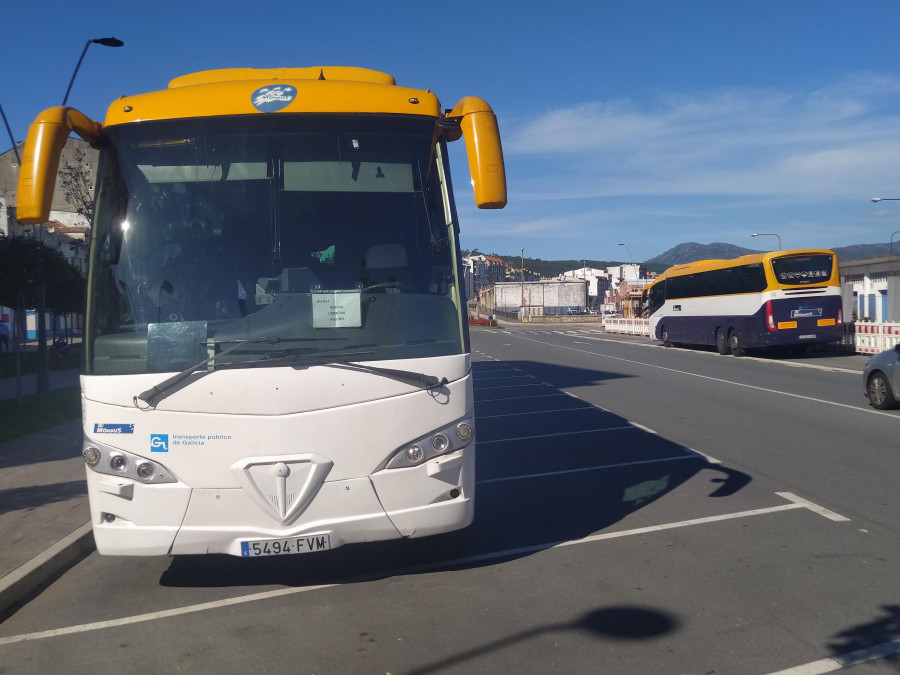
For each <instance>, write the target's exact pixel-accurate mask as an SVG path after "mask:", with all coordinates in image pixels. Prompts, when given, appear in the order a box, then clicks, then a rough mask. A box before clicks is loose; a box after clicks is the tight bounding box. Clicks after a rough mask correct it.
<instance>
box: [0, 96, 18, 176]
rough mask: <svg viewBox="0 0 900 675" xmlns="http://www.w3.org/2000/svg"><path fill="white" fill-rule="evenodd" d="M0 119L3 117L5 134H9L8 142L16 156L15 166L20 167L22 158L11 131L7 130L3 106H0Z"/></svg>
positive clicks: (7, 123) (7, 125)
mask: <svg viewBox="0 0 900 675" xmlns="http://www.w3.org/2000/svg"><path fill="white" fill-rule="evenodd" d="M0 117H3V124H5V125H6V133H8V134H9V142H10V143H12V147H13V152H14V153H15V154H16V164H17V165H18V166H20V167H21V166H22V158H21V157H19V146H18V145H16V139H15V137H14V136H13V132H12V129H10V128H9V121H7V119H6V113H5V112H3V106H2V105H0Z"/></svg>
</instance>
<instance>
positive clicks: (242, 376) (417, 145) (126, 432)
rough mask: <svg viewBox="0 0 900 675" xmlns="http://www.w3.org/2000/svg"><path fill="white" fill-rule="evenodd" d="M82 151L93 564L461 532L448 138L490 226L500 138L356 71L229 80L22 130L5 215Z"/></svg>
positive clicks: (462, 460) (471, 462)
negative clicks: (65, 151)
mask: <svg viewBox="0 0 900 675" xmlns="http://www.w3.org/2000/svg"><path fill="white" fill-rule="evenodd" d="M72 132H75V133H77V134H78V135H80V136H81V137H83V138H85V139H86V140H88V141H89V142H90V143H91V144H92V145H93V146H94V147H96V148H99V150H100V164H99V167H98V182H97V186H96V205H95V214H96V215H95V220H94V223H93V228H92V232H91V259H90V271H89V276H88V298H87V313H86V324H87V325H86V330H85V341H84V359H85V360H84V373H83V375H82V378H81V388H82V397H83V410H84V452H83V456H84V461H85V463H86V466H87V483H88V491H89V495H90V505H91V518H92V521H93V528H94V536H95V539H96V542H97V548H98V550H99V551H100V552H101V553H104V554H122V555H164V554H169V555H175V554H203V553H227V554H231V555H235V556H244V557H256V556H266V555H280V554H296V553H304V552H308V551H318V550H327V549H331V548H336V547H338V546H341V545H343V544H347V543H355V542H368V541H374V540H385V539H391V538H399V537H421V536H425V535H431V534H436V533H441V532H447V531H450V530H454V529H458V528H461V527H465V526H466V525H468V524H469V523H470V522H471V521H472V517H473V497H474V493H473V488H474V484H475V480H474V468H475V422H474V419H473V395H472V369H471V357H470V354H469V344H468V332H467V331H468V327H467V322H466V311H465V297H464V293H463V290H462V284H461V271H460V270H461V267H460V257H459V242H458V232H459V226H458V223H457V217H456V212H455V206H454V201H453V196H452V190H451V184H450V173H449V166H448V153H447V142H448V141H454V140H457V139H459V138H464V139H465V143H466V147H467V150H468V155H469V169H470V171H471V174H472V185H473V186H474V192H475V201H476V204H477V205H478V206H479V207H481V208H502V207H503V206H504V205H505V203H506V181H505V172H504V166H503V156H502V150H501V146H500V137H499V133H498V127H497V121H496V117H495V116H494V114H493V112H492V111H491V108H490V107H489V106H488V105H487V104H486V103H485V102H484V101H482V100H481V99H478V98H471V97H469V98H464V99H462V100H461V101H460V103H459V104H458V105H457V106H456V107H455V108H453V109H452V110H449V111H445V110H444V109H443V108H442V107H441V104H440V102H439V101H438V99H437V97H436V96H435V95H434V94H433V93H431V92H430V91H426V90H418V89H410V88H404V87H400V86H397V85H396V84H395V82H394V79H393V78H392V77H391V76H390V75H386V74H384V73H379V72H375V71H371V70H366V69H362V68H346V67H333V68H332V67H322V68H319V67H316V68H296V69H290V68H288V69H273V70H255V69H230V70H216V71H206V72H201V73H195V74H192V75H186V76H184V77H179V78H176V79H175V80H173V81H172V82H171V83H170V84H169V87H168V88H167V89H165V90H163V91H156V92H152V93H146V94H141V95H136V96H125V97H122V98H119V99H117V100H116V101H115V102H114V103H112V105H110V107H109V109H108V112H107V116H106V119H105V122H103V123H102V124H101V123H99V122H95V121H93V120H91V119H88V118H87V117H86V116H85V115H83V114H81V113H80V112H78V111H77V110H74V109H72V108H65V107H60V108H51V109H49V110H46V111H44V112H43V113H41V114H40V115H39V116H38V117H37V119H36V121H35V123H34V124H33V125H32V127H31V129H30V131H29V135H28V141H27V144H26V148H25V155H24V159H23V167H22V172H21V180H20V185H19V201H18V217H19V220H21V221H25V222H45V221H46V220H47V219H48V212H49V205H50V197H51V196H52V192H53V190H54V183H55V180H56V175H57V170H58V164H59V157H60V151H61V149H62V147H63V145H64V144H65V142H66V139H67V138H68V137H69V135H70V133H72Z"/></svg>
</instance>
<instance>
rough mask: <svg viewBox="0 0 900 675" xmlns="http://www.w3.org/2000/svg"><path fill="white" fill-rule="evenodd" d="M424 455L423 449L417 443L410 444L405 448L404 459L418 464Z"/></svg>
mask: <svg viewBox="0 0 900 675" xmlns="http://www.w3.org/2000/svg"><path fill="white" fill-rule="evenodd" d="M424 457H425V451H424V450H422V448H421V447H419V446H418V445H411V446H409V447H408V448H407V449H406V459H408V460H409V461H410V462H412V463H413V464H418V463H419V462H421V461H422V459H423V458H424Z"/></svg>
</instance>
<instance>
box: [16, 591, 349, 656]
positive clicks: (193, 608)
mask: <svg viewBox="0 0 900 675" xmlns="http://www.w3.org/2000/svg"><path fill="white" fill-rule="evenodd" d="M338 585H339V584H322V585H320V586H304V587H302V588H282V589H279V590H277V591H265V592H263V593H254V594H252V595H242V596H238V597H236V598H226V599H224V600H215V601H213V602H204V603H201V604H199V605H188V606H187V607H176V608H174V609H165V610H161V611H159V612H148V613H146V614H137V615H135V616H126V617H122V618H121V619H110V620H108V621H95V622H93V623H83V624H81V625H78V626H67V627H66V628H55V629H53V630H44V631H39V632H37V633H25V634H23V635H10V636H9V637H3V638H0V646H3V645H12V644H16V643H19V642H28V641H29V640H43V639H46V638H52V637H59V636H61V635H74V634H76V633H87V632H90V631H94V630H103V629H104V628H117V627H119V626H128V625H131V624H136V623H144V622H146V621H154V620H156V619H168V618H171V617H174V616H182V615H184V614H193V613H195V612H204V611H206V610H210V609H219V608H221V607H228V606H230V605H242V604H244V603H247V602H256V601H257V600H269V599H271V598H279V597H282V596H285V595H294V594H296V593H306V592H307V591H318V590H321V589H323V588H333V587H334V586H338Z"/></svg>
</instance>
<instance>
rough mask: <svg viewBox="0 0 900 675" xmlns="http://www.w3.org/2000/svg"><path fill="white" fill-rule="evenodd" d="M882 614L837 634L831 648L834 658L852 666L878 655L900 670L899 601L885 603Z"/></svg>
mask: <svg viewBox="0 0 900 675" xmlns="http://www.w3.org/2000/svg"><path fill="white" fill-rule="evenodd" d="M881 611H882V615H881V616H879V617H877V618H875V619H873V620H872V621H870V622H869V623H864V624H860V625H859V626H853V627H852V628H848V629H847V630H845V631H842V632H840V633H838V634H837V635H836V636H835V639H834V641H832V642H831V643H830V644H829V645H828V648H829V649H830V650H831V652H832V653H833V654H834V656H833V658H834V659H835V660H837V661H838V662H839V663H841V665H843V666H846V667H849V666H850V665H853V664H855V663H862V662H863V661H866V660H872V659H878V660H880V661H881V662H882V663H885V664H889V665H890V666H891V669H892V670H896V671H897V672H900V644H898V643H897V640H898V639H900V605H882V607H881Z"/></svg>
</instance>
